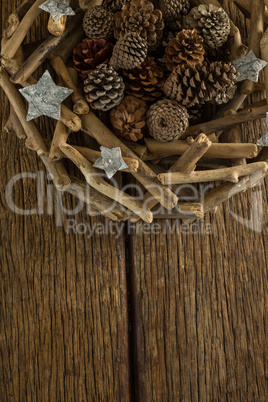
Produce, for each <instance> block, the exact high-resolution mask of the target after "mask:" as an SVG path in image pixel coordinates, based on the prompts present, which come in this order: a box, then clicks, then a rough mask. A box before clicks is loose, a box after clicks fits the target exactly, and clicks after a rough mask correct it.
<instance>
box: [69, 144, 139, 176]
mask: <svg viewBox="0 0 268 402" xmlns="http://www.w3.org/2000/svg"><path fill="white" fill-rule="evenodd" d="M72 147H73V148H74V149H76V150H77V151H78V152H79V153H80V154H81V155H83V157H84V158H86V159H87V160H88V161H89V162H91V163H95V162H96V160H97V159H98V158H100V157H101V152H99V151H94V150H93V149H90V148H86V147H78V146H75V145H72ZM123 159H124V161H125V162H126V164H127V165H128V169H125V170H122V171H126V172H130V173H131V172H135V173H136V172H137V170H138V168H139V161H137V160H136V159H133V158H125V157H123Z"/></svg>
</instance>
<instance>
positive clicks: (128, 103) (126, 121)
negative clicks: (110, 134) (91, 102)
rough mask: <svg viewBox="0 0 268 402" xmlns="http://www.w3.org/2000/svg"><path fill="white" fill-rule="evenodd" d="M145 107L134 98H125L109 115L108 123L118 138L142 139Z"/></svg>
mask: <svg viewBox="0 0 268 402" xmlns="http://www.w3.org/2000/svg"><path fill="white" fill-rule="evenodd" d="M147 109H148V108H147V105H146V103H145V102H144V101H142V100H140V99H137V98H135V97H134V96H126V97H125V98H124V99H123V100H122V102H121V103H120V105H118V106H116V107H115V108H114V109H113V110H112V111H111V113H110V121H111V123H112V126H113V128H114V132H115V134H116V135H117V136H118V137H124V138H125V139H126V140H132V141H138V140H140V139H141V138H142V137H143V131H144V129H145V126H146V123H145V119H146V112H147Z"/></svg>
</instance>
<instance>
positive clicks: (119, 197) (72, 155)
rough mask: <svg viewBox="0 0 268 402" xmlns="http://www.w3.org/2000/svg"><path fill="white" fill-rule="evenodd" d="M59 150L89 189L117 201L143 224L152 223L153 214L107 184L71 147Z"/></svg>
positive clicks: (62, 146)
mask: <svg viewBox="0 0 268 402" xmlns="http://www.w3.org/2000/svg"><path fill="white" fill-rule="evenodd" d="M60 149H61V150H62V152H64V153H65V155H66V156H67V157H68V158H69V159H70V160H71V161H72V162H73V163H74V164H75V165H76V166H77V167H78V168H79V169H80V171H81V172H82V173H83V175H84V176H85V179H86V181H87V182H88V184H89V185H90V186H91V187H93V188H95V189H96V190H97V191H99V192H100V193H102V194H105V195H106V196H107V197H109V198H111V199H113V200H115V201H118V202H119V203H120V204H122V205H124V206H125V207H126V208H128V209H130V210H131V211H132V212H134V213H135V214H137V215H139V216H140V217H141V219H142V220H143V221H144V222H148V223H151V222H152V221H153V214H152V213H151V212H150V211H149V210H148V209H145V208H143V205H142V203H141V202H139V201H137V200H135V199H134V198H133V197H131V196H130V195H128V194H126V193H124V192H123V191H121V190H118V189H117V188H115V187H113V186H112V185H110V184H109V183H107V182H106V181H105V180H104V179H103V178H102V177H101V176H100V174H99V172H98V170H96V169H95V168H94V167H93V165H92V164H91V163H90V162H89V161H88V160H87V159H86V158H84V157H83V156H82V155H81V154H80V153H79V152H78V151H77V150H76V149H74V148H73V147H72V146H71V145H68V144H64V145H61V146H60Z"/></svg>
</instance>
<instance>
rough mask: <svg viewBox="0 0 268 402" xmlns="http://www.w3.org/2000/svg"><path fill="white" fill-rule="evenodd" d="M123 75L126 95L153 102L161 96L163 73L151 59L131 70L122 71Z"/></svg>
mask: <svg viewBox="0 0 268 402" xmlns="http://www.w3.org/2000/svg"><path fill="white" fill-rule="evenodd" d="M123 74H124V77H125V84H126V92H127V93H129V94H132V95H134V96H136V97H137V98H141V99H143V100H145V101H154V100H157V99H159V98H161V97H162V96H163V86H164V80H165V77H164V73H163V72H162V71H160V69H159V68H158V66H157V64H156V63H155V61H154V58H153V57H149V58H148V59H146V60H145V61H144V62H143V63H142V64H140V65H139V66H138V67H136V68H134V69H132V70H124V71H123Z"/></svg>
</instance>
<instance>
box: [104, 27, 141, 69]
mask: <svg viewBox="0 0 268 402" xmlns="http://www.w3.org/2000/svg"><path fill="white" fill-rule="evenodd" d="M147 50H148V45H147V42H146V40H145V39H142V38H141V37H140V35H139V34H138V33H136V32H128V33H126V34H125V35H124V36H121V37H120V39H119V40H118V41H117V42H116V44H115V46H114V50H113V55H112V57H111V60H110V65H111V66H112V67H113V68H114V69H115V70H118V69H120V68H123V69H125V70H130V69H132V68H135V67H137V66H139V65H140V64H141V63H143V62H144V60H145V59H146V56H147Z"/></svg>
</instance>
